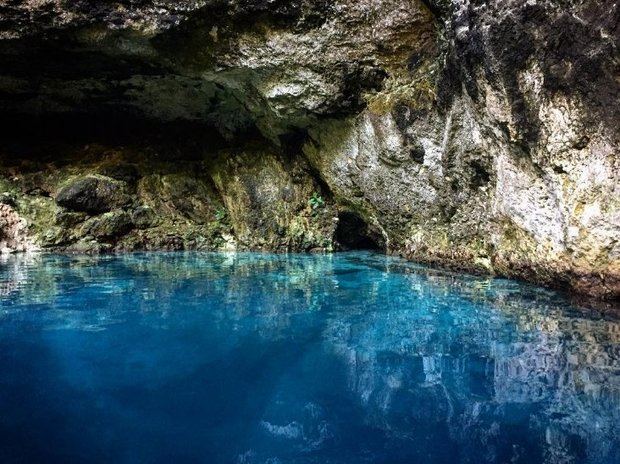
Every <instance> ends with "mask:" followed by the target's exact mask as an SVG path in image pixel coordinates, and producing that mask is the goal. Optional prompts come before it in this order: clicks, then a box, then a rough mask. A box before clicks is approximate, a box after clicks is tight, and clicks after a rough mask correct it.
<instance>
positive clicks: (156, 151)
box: [0, 0, 620, 299]
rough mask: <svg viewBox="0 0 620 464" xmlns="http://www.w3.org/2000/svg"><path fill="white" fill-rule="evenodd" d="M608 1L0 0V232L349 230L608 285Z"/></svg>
mask: <svg viewBox="0 0 620 464" xmlns="http://www.w3.org/2000/svg"><path fill="white" fill-rule="evenodd" d="M619 8H620V7H619V6H618V5H616V4H612V3H610V2H599V1H594V0H547V1H540V0H538V1H537V0H530V1H527V2H526V1H521V0H496V1H494V2H483V1H479V0H452V1H450V0H381V1H376V0H375V1H371V0H336V1H325V0H291V1H280V0H243V1H242V0H193V1H190V0H186V1H167V0H140V1H139V0H135V1H134V0H125V1H118V2H105V3H102V2H95V1H89V0H84V1H80V2H69V1H63V0H40V1H27V2H7V3H5V4H4V5H2V6H0V60H1V62H2V66H1V67H0V113H1V116H2V121H3V124H2V127H3V132H5V134H4V135H3V141H6V143H5V144H3V147H2V154H1V155H0V158H1V163H2V167H3V168H2V171H1V173H2V177H1V178H0V185H1V186H2V189H1V190H2V191H3V192H4V194H3V197H2V200H1V201H3V205H2V208H4V209H2V210H0V214H1V215H2V216H1V217H2V218H9V217H10V218H12V219H10V221H13V222H11V224H18V223H20V224H22V223H21V222H20V221H23V224H25V225H22V226H16V225H13V226H10V227H9V226H4V225H3V228H2V230H3V233H2V235H0V241H2V244H3V248H5V249H27V248H31V247H40V248H46V249H47V248H49V249H62V250H78V251H105V250H132V249H160V248H165V249H184V248H185V249H223V248H224V249H230V248H237V249H246V248H247V249H266V250H313V249H323V250H333V249H338V248H343V247H353V248H354V247H360V246H363V247H372V248H377V249H382V250H386V251H388V252H392V253H398V254H401V255H404V256H406V257H408V258H410V259H414V260H417V261H423V262H429V263H436V264H440V265H444V266H449V267H453V268H458V269H463V270H468V271H478V272H489V273H496V274H498V275H505V276H511V277H520V278H526V279H529V280H532V281H536V282H540V283H545V284H550V285H554V286H560V287H565V288H570V289H573V290H575V291H577V292H580V293H585V294H590V295H594V296H598V297H602V298H607V299H615V298H618V297H619V296H620V244H619V240H620V187H619V186H620V182H619V180H620V166H619V164H620V157H619V155H618V153H619V146H620V131H619V129H618V127H619V124H618V122H619V121H620V114H619V113H620V108H619V107H618V104H617V102H618V95H619V88H620V82H619V80H618V75H619V73H618V71H619V69H618V67H619V63H620V56H619V54H618V43H619V39H620V30H619V27H620V11H619ZM2 220H3V221H4V222H7V220H6V219H2ZM16 221H17V222H16ZM0 224H4V223H0ZM11 234H12V235H11ZM3 236H4V237H9V236H11V237H13V238H11V239H8V240H7V239H3V238H2V237H3Z"/></svg>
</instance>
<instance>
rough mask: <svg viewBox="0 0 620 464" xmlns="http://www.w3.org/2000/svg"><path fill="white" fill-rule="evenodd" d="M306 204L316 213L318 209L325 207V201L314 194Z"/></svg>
mask: <svg viewBox="0 0 620 464" xmlns="http://www.w3.org/2000/svg"><path fill="white" fill-rule="evenodd" d="M308 204H309V205H310V208H312V211H313V212H317V211H318V210H319V209H321V208H324V207H325V200H323V197H322V196H321V195H319V194H318V193H316V192H314V193H313V194H312V196H311V197H310V199H309V200H308Z"/></svg>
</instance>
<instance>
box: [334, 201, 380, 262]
mask: <svg viewBox="0 0 620 464" xmlns="http://www.w3.org/2000/svg"><path fill="white" fill-rule="evenodd" d="M336 244H337V246H338V249H339V250H340V251H351V250H371V251H380V252H385V250H386V243H385V238H384V237H383V235H382V234H381V231H380V230H378V228H377V227H375V226H373V225H371V224H369V223H368V222H367V221H365V220H364V218H362V217H361V216H360V215H359V214H358V213H356V212H355V211H341V212H340V213H339V214H338V226H337V227H336Z"/></svg>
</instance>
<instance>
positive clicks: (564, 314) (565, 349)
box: [0, 252, 620, 464]
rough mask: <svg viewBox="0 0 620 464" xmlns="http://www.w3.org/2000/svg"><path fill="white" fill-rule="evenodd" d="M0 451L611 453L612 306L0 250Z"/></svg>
mask: <svg viewBox="0 0 620 464" xmlns="http://www.w3.org/2000/svg"><path fill="white" fill-rule="evenodd" d="M0 310H1V315H0V369H1V374H0V408H1V409H0V410H1V414H0V462H2V463H7V462H24V463H39V462H40V463H54V462H62V463H72V462H80V463H82V462H83V463H103V462H105V463H185V462H187V463H194V462H196V463H248V464H249V463H270V464H279V463H281V464H284V463H355V464H357V463H390V464H392V463H451V464H452V463H473V464H475V463H483V462H491V463H527V464H534V463H539V462H540V463H542V462H546V463H619V462H620V320H619V319H618V318H614V317H613V316H611V315H603V314H599V313H596V312H593V311H585V310H580V309H579V308H576V307H572V306H570V305H569V304H568V303H567V301H566V300H564V299H563V297H562V296H560V295H558V294H556V293H554V292H552V291H548V290H544V289H540V288H537V287H534V286H530V285H525V284H521V283H517V282H513V281H509V280H499V279H498V280H491V279H487V278H478V277H471V276H464V275H456V274H450V273H446V272H441V271H437V270H432V269H429V268H425V267H422V266H418V265H415V264H412V263H407V262H404V261H401V260H398V259H395V258H389V257H385V256H382V255H377V254H372V253H367V252H352V253H342V254H336V255H269V254H250V253H247V254H243V253H240V254H201V253H187V254H183V253H181V254H170V253H153V254H132V255H123V256H108V257H75V256H49V255H48V256H45V255H44V256H34V257H32V256H31V257H28V256H13V257H9V258H7V259H5V260H4V261H2V263H1V264H0Z"/></svg>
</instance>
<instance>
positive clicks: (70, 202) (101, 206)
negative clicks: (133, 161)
mask: <svg viewBox="0 0 620 464" xmlns="http://www.w3.org/2000/svg"><path fill="white" fill-rule="evenodd" d="M129 201H130V198H129V196H128V195H127V193H126V191H125V186H124V184H122V183H120V182H117V181H115V180H113V179H111V178H109V177H104V176H92V175H91V176H85V177H79V178H77V179H73V180H71V181H70V182H69V183H68V184H67V185H65V186H63V187H62V188H61V189H60V190H59V191H58V194H57V195H56V203H58V204H59V205H60V206H63V207H65V208H67V209H70V210H73V211H81V212H86V213H90V214H99V213H104V212H106V211H110V210H111V209H114V208H118V207H120V206H124V205H126V204H127V203H128V202H129Z"/></svg>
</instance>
